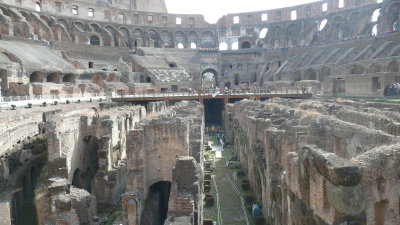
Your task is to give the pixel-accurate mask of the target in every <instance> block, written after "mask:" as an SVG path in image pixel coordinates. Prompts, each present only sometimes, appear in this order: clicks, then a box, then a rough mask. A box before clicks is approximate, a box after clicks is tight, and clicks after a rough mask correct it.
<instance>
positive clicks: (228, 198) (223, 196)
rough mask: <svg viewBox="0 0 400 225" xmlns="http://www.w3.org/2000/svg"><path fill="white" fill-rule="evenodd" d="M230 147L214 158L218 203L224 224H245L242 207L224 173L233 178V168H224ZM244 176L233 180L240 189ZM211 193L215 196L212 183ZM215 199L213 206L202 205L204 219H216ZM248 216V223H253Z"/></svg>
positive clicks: (230, 151) (229, 153) (229, 154)
mask: <svg viewBox="0 0 400 225" xmlns="http://www.w3.org/2000/svg"><path fill="white" fill-rule="evenodd" d="M232 155H233V153H232V149H231V148H225V150H224V151H223V152H222V158H220V159H215V167H216V168H215V172H214V175H215V181H216V182H217V186H218V191H219V197H220V205H221V214H222V220H223V223H224V225H225V224H226V225H237V224H246V222H245V216H244V213H243V209H242V206H241V202H240V198H239V197H238V196H237V195H236V193H235V192H234V190H233V188H232V186H231V184H230V183H229V181H228V179H227V178H226V175H228V176H230V177H231V178H232V180H233V173H234V169H230V168H226V167H225V163H226V159H227V158H229V157H230V156H232ZM242 179H246V178H241V179H240V180H238V181H235V183H236V186H237V187H238V188H239V190H241V180H242ZM241 191H242V192H243V193H244V194H245V195H247V194H252V192H251V191H246V192H244V191H243V190H241ZM210 193H211V194H214V196H215V188H214V185H212V187H211V192H210ZM216 201H217V199H216V198H215V206H213V207H204V215H203V216H204V219H212V220H214V221H218V209H217V204H216ZM247 215H248V218H249V221H250V224H251V225H253V224H254V221H253V219H252V217H251V215H250V214H249V213H248V214H247Z"/></svg>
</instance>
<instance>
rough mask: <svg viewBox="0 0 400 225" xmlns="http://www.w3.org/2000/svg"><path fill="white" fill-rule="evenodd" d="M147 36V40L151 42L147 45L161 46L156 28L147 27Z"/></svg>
mask: <svg viewBox="0 0 400 225" xmlns="http://www.w3.org/2000/svg"><path fill="white" fill-rule="evenodd" d="M148 38H149V41H150V42H152V43H149V45H148V47H150V46H151V45H152V46H153V47H155V48H160V47H161V39H160V35H159V34H158V32H157V31H156V30H154V29H149V30H148ZM171 39H172V38H171Z"/></svg>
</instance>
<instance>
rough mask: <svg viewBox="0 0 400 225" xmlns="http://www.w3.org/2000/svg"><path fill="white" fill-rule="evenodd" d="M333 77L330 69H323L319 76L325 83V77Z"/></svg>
mask: <svg viewBox="0 0 400 225" xmlns="http://www.w3.org/2000/svg"><path fill="white" fill-rule="evenodd" d="M330 76H331V69H329V68H328V67H325V66H324V67H322V69H321V71H320V74H319V81H321V82H322V81H323V80H324V79H325V77H330Z"/></svg>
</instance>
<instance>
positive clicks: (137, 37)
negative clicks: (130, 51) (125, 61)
mask: <svg viewBox="0 0 400 225" xmlns="http://www.w3.org/2000/svg"><path fill="white" fill-rule="evenodd" d="M132 38H133V46H134V47H135V48H136V47H142V46H143V44H144V31H143V30H142V29H140V28H135V29H134V30H133V32H132Z"/></svg>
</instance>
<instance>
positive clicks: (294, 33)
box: [286, 23, 300, 46]
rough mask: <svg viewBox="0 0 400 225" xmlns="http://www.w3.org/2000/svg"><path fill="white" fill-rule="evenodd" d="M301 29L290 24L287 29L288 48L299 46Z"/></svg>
mask: <svg viewBox="0 0 400 225" xmlns="http://www.w3.org/2000/svg"><path fill="white" fill-rule="evenodd" d="M299 33H300V31H299V27H298V26H297V25H296V24H293V23H292V24H290V25H289V26H287V28H286V41H287V45H288V46H297V45H299V37H300V35H299Z"/></svg>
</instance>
